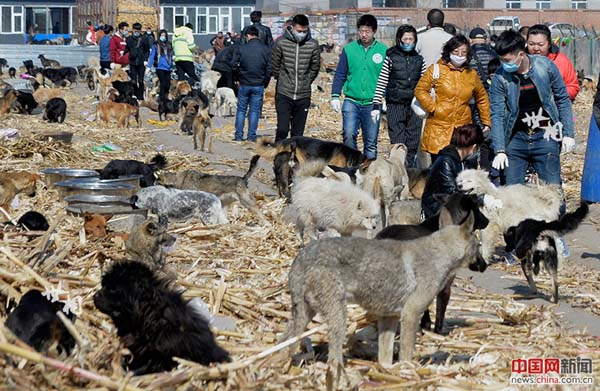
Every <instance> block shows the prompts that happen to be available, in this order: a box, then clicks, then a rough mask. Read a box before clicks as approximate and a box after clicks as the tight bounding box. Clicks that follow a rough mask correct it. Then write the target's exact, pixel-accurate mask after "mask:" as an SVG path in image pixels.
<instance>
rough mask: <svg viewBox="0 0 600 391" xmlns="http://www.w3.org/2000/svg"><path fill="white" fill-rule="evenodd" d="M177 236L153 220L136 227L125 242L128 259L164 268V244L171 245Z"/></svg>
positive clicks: (150, 266) (153, 268)
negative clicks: (170, 233)
mask: <svg viewBox="0 0 600 391" xmlns="http://www.w3.org/2000/svg"><path fill="white" fill-rule="evenodd" d="M173 243H175V237H174V236H172V235H169V234H168V233H167V230H166V228H165V227H164V226H163V225H160V224H158V223H156V222H154V221H152V220H146V221H144V222H143V223H142V224H140V225H138V226H137V227H134V228H133V229H132V230H131V233H130V234H129V239H128V240H127V243H125V247H126V248H127V255H128V256H129V258H128V259H130V260H132V261H138V262H141V263H143V264H145V265H147V266H148V267H149V268H150V269H152V270H156V269H162V267H163V266H164V264H165V259H164V252H163V246H166V247H168V246H171V245H173Z"/></svg>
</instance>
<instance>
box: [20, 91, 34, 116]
mask: <svg viewBox="0 0 600 391" xmlns="http://www.w3.org/2000/svg"><path fill="white" fill-rule="evenodd" d="M16 106H17V109H18V110H19V113H21V114H31V112H32V111H33V110H34V109H35V108H36V107H38V103H37V102H36V101H35V98H34V97H33V95H32V94H31V93H30V92H27V91H23V90H19V91H18V94H17V105H16Z"/></svg>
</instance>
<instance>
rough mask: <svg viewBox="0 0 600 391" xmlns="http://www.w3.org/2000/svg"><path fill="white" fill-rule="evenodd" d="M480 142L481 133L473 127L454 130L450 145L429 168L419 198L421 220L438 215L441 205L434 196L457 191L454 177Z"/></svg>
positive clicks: (465, 126) (466, 126) (481, 140)
mask: <svg viewBox="0 0 600 391" xmlns="http://www.w3.org/2000/svg"><path fill="white" fill-rule="evenodd" d="M482 142H483V132H482V131H481V130H480V129H479V128H478V127H477V126H475V125H463V126H460V127H458V128H456V129H455V130H454V134H453V135H452V143H451V144H450V145H448V146H447V147H445V148H444V149H442V150H441V151H440V152H439V154H438V158H437V159H436V161H435V163H433V165H432V166H431V170H430V172H429V177H428V178H427V183H426V184H425V190H423V196H422V197H421V216H422V218H423V219H428V218H430V217H432V216H435V215H436V214H438V213H439V211H440V208H441V207H442V205H441V204H440V202H439V201H438V200H437V199H436V197H434V196H435V195H438V194H452V193H454V192H455V191H457V189H456V177H457V176H458V174H459V173H460V172H461V171H462V170H463V169H464V168H465V166H464V161H465V160H466V159H468V158H469V157H471V156H473V154H475V152H476V151H477V148H478V147H479V145H480V144H481V143H482Z"/></svg>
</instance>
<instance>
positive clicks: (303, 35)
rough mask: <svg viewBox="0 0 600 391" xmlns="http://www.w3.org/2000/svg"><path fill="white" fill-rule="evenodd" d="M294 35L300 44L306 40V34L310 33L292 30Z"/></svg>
mask: <svg viewBox="0 0 600 391" xmlns="http://www.w3.org/2000/svg"><path fill="white" fill-rule="evenodd" d="M292 33H294V37H296V40H298V42H300V41H302V40H303V39H304V38H306V34H308V32H298V31H296V30H292Z"/></svg>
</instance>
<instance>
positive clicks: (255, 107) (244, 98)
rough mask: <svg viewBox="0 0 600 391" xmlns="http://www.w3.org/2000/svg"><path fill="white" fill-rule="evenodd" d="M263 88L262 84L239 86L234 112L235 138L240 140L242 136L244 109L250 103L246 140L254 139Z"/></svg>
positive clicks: (245, 109) (260, 110) (244, 118)
mask: <svg viewBox="0 0 600 391" xmlns="http://www.w3.org/2000/svg"><path fill="white" fill-rule="evenodd" d="M264 92H265V88H264V87H263V86H240V89H239V90H238V104H237V111H236V113H235V140H237V141H241V140H243V138H244V123H245V122H246V111H247V110H248V105H250V112H249V113H248V141H256V128H258V118H259V117H260V114H261V112H262V103H263V95H264Z"/></svg>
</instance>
